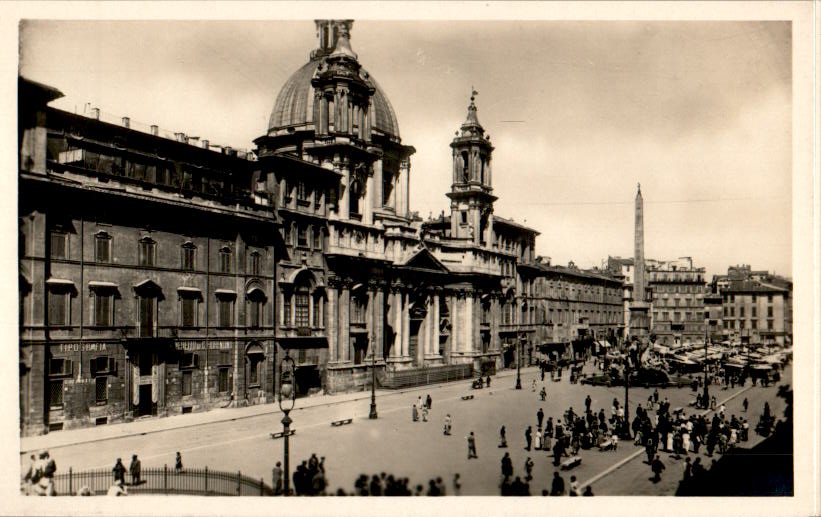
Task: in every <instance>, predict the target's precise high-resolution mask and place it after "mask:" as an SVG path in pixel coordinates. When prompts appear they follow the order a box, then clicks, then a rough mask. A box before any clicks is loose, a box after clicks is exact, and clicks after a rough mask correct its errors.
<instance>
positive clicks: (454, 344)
mask: <svg viewBox="0 0 821 517" xmlns="http://www.w3.org/2000/svg"><path fill="white" fill-rule="evenodd" d="M459 314H460V311H459V297H458V296H456V295H455V294H454V295H453V296H451V297H450V351H451V354H452V353H453V352H457V353H458V352H460V351H461V350H460V346H459ZM451 362H452V361H451Z"/></svg>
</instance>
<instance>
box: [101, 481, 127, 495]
mask: <svg viewBox="0 0 821 517" xmlns="http://www.w3.org/2000/svg"><path fill="white" fill-rule="evenodd" d="M106 495H110V496H114V497H119V496H126V495H128V491H126V489H125V487H124V486H123V480H122V479H117V480H115V481H114V484H113V485H111V486H110V487H109V489H108V492H106Z"/></svg>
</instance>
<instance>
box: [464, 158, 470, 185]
mask: <svg viewBox="0 0 821 517" xmlns="http://www.w3.org/2000/svg"><path fill="white" fill-rule="evenodd" d="M469 164H470V160H469V159H468V152H467V151H462V181H464V182H465V183H467V182H468V181H470V166H469Z"/></svg>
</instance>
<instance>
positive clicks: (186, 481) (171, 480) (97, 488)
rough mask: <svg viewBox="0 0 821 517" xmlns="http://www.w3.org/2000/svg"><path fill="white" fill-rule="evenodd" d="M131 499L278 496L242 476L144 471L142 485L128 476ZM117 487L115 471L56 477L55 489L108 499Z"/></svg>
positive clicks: (197, 471)
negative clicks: (144, 496) (83, 491)
mask: <svg viewBox="0 0 821 517" xmlns="http://www.w3.org/2000/svg"><path fill="white" fill-rule="evenodd" d="M125 481H126V483H125V488H126V489H127V491H128V495H139V494H168V495H200V496H211V495H215V496H254V495H256V496H265V495H274V491H273V490H272V489H271V487H270V486H268V485H266V484H265V482H264V481H263V480H262V479H254V478H251V477H249V476H244V475H243V474H242V472H225V471H220V470H209V469H208V467H205V468H202V469H189V468H186V469H182V470H176V469H173V468H171V469H169V468H168V466H167V465H165V466H163V467H159V468H144V469H142V471H141V476H140V481H139V483H136V481H135V480H134V479H133V478H132V477H131V476H130V475H128V474H126V476H125ZM113 484H114V473H113V472H112V471H111V469H105V468H104V469H96V470H83V471H76V472H75V471H73V470H72V469H71V468H69V469H68V472H63V473H60V474H55V476H54V488H55V490H56V492H57V495H77V494H78V493H79V492H80V490H81V489H83V487H87V488H88V490H89V491H90V492H91V494H92V495H104V494H106V493H107V492H108V489H109V488H110V487H111V485H113Z"/></svg>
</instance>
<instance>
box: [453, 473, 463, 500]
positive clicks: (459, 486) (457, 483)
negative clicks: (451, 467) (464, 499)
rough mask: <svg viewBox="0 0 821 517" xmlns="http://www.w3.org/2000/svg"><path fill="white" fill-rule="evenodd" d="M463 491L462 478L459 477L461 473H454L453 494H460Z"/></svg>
mask: <svg viewBox="0 0 821 517" xmlns="http://www.w3.org/2000/svg"><path fill="white" fill-rule="evenodd" d="M461 491H462V480H461V479H459V473H458V472H457V473H456V474H454V475H453V495H459V492H461Z"/></svg>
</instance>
